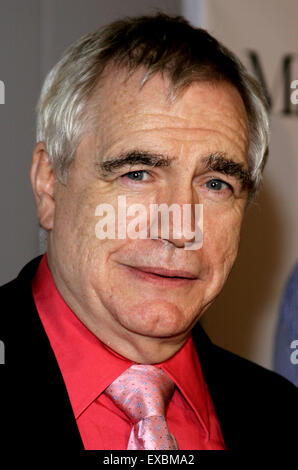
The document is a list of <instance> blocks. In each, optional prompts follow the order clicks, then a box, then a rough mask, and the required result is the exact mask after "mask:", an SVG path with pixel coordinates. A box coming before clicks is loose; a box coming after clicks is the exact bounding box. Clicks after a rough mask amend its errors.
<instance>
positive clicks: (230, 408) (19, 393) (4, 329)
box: [0, 257, 298, 455]
mask: <svg viewBox="0 0 298 470" xmlns="http://www.w3.org/2000/svg"><path fill="white" fill-rule="evenodd" d="M40 259H41V257H38V258H35V259H34V260H32V261H31V262H30V263H28V264H27V265H26V266H25V267H24V268H23V269H22V271H21V272H20V274H19V276H18V277H17V278H16V279H15V280H13V281H11V282H9V283H8V284H5V285H4V286H2V287H1V288H0V299H1V314H0V340H2V341H3V342H4V344H5V364H4V365H1V366H0V380H1V391H0V393H1V400H0V406H1V432H2V436H1V441H0V447H2V450H3V449H7V448H10V449H18V450H19V451H21V449H29V450H30V449H31V450H32V451H34V450H39V451H41V450H44V451H51V452H53V451H60V452H61V451H65V452H69V454H71V455H74V454H75V453H76V452H78V451H83V445H82V441H81V438H80V434H79V431H78V428H77V425H76V422H75V419H74V415H73V412H72V408H71V405H70V401H69V398H68V394H67V391H66V388H65V385H64V381H63V378H62V375H61V373H60V370H59V367H58V364H57V362H56V359H55V356H54V354H53V351H52V348H51V346H50V343H49V341H48V338H47V336H46V334H45V331H44V329H43V326H42V324H41V322H40V320H39V316H38V313H37V311H36V307H35V304H34V300H33V297H32V292H31V279H32V277H33V275H34V273H35V271H36V269H37V266H38V264H39V261H40ZM193 338H194V342H195V345H196V348H197V351H198V355H199V359H200V363H201V367H202V370H203V375H204V378H205V380H206V383H207V385H208V388H209V391H210V394H211V397H212V400H213V403H214V406H215V410H216V413H217V417H218V420H219V423H220V425H221V429H222V432H223V437H224V440H225V443H226V446H227V449H228V450H241V449H242V450H244V449H245V450H246V451H247V450H253V449H255V450H256V449H267V450H268V449H272V450H276V449H281V448H283V449H284V450H286V449H289V450H290V449H291V447H292V448H293V447H294V444H295V445H296V436H297V425H298V419H297V388H296V387H295V386H294V385H292V384H291V383H290V382H289V381H287V380H286V379H284V378H282V377H281V376H279V375H277V374H276V373H274V372H271V371H269V370H267V369H265V368H263V367H261V366H258V365H256V364H254V363H252V362H250V361H248V360H246V359H243V358H241V357H239V356H237V355H235V354H232V353H231V352H228V351H226V350H224V349H222V348H220V347H218V346H216V345H214V344H213V343H212V342H211V341H210V339H209V338H208V336H207V335H206V333H205V332H204V330H203V329H202V327H201V326H200V325H199V324H198V325H197V326H196V327H195V328H194V330H193Z"/></svg>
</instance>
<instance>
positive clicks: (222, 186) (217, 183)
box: [206, 179, 231, 191]
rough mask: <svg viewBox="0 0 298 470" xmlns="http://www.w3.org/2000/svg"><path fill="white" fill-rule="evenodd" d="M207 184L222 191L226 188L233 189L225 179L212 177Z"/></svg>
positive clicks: (210, 187) (214, 189)
mask: <svg viewBox="0 0 298 470" xmlns="http://www.w3.org/2000/svg"><path fill="white" fill-rule="evenodd" d="M206 186H207V188H208V189H212V190H213V191H221V190H222V189H225V188H230V189H231V186H230V185H229V184H228V183H225V182H224V181H222V180H219V179H212V180H210V181H207V183H206Z"/></svg>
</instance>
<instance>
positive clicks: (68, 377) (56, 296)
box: [32, 253, 209, 433]
mask: <svg viewBox="0 0 298 470" xmlns="http://www.w3.org/2000/svg"><path fill="white" fill-rule="evenodd" d="M32 291H33V297H34V301H35V304H36V307H37V310H38V313H39V316H40V319H41V321H42V324H43V326H44V329H45V331H46V333H47V336H48V338H49V341H50V343H51V346H52V349H53V351H54V354H55V357H56V359H57V362H58V364H59V367H60V370H61V373H62V376H63V379H64V382H65V385H66V388H67V391H68V395H69V399H70V402H71V405H72V408H73V411H74V415H75V417H76V418H78V417H79V416H80V414H81V413H82V412H83V411H84V410H85V409H86V408H87V407H88V406H89V405H90V404H91V403H92V402H93V401H94V400H95V399H96V398H97V397H98V396H99V395H100V394H101V393H102V392H103V391H104V390H105V389H106V388H107V387H108V386H109V385H110V384H111V383H112V382H113V381H114V380H115V379H116V378H117V377H118V376H119V375H120V374H122V373H123V372H124V371H125V370H126V369H127V368H128V367H130V365H132V364H133V362H132V361H131V360H129V359H127V358H125V357H123V356H121V355H120V354H118V353H116V352H115V351H113V350H111V349H110V348H109V347H108V346H106V345H105V344H104V343H102V341H100V340H99V339H98V338H97V337H96V336H95V335H94V334H93V333H92V332H91V331H90V330H88V328H87V327H86V326H85V325H84V324H83V323H82V322H81V321H80V320H79V319H78V317H77V316H76V315H75V314H74V312H72V310H71V309H70V308H69V307H68V305H67V304H66V302H65V301H64V300H63V298H62V297H61V295H60V293H59V291H58V289H57V288H56V286H55V283H54V280H53V277H52V274H51V271H50V269H49V266H48V263H47V256H46V253H45V254H44V255H43V257H42V259H41V262H40V264H39V266H38V269H37V272H36V274H35V276H34V278H33V280H32ZM155 365H156V366H159V367H161V368H162V369H163V370H164V371H165V372H166V373H167V374H168V375H169V376H170V377H171V378H172V379H173V381H174V382H175V384H176V385H177V387H178V388H179V390H180V391H181V393H182V394H183V396H184V398H185V399H186V400H187V401H188V403H189V405H190V406H191V407H192V408H193V410H194V412H195V413H196V415H197V417H198V419H199V420H200V421H201V424H202V426H203V427H204V429H205V431H206V432H207V433H209V431H208V430H209V419H208V405H207V398H206V384H205V381H204V378H203V374H202V371H201V367H200V362H199V358H198V355H197V352H196V349H195V346H194V344H193V341H192V337H191V336H190V337H189V338H188V340H187V342H186V343H185V344H184V346H183V347H182V348H181V349H180V350H179V351H178V352H177V353H176V354H175V355H174V356H172V357H171V358H170V359H168V360H167V361H164V362H161V363H159V364H155Z"/></svg>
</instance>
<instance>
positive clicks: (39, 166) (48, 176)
mask: <svg viewBox="0 0 298 470" xmlns="http://www.w3.org/2000/svg"><path fill="white" fill-rule="evenodd" d="M30 180H31V185H32V189H33V193H34V198H35V203H36V208H37V216H38V219H39V222H40V225H41V226H42V227H43V228H44V229H45V230H52V228H53V224H54V212H55V199H54V183H55V174H54V171H53V168H52V166H51V164H50V162H49V156H48V153H47V151H46V146H45V143H44V142H38V143H37V144H36V145H35V147H34V151H33V158H32V166H31V170H30Z"/></svg>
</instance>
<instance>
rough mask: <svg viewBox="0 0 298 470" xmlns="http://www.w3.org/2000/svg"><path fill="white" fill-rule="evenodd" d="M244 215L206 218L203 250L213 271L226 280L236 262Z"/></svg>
mask: <svg viewBox="0 0 298 470" xmlns="http://www.w3.org/2000/svg"><path fill="white" fill-rule="evenodd" d="M241 224H242V214H241V212H240V211H229V212H228V213H226V214H225V213H222V214H216V215H213V216H211V217H205V218H204V241H203V250H204V251H205V253H206V256H207V257H208V261H209V263H210V264H211V266H212V267H213V271H217V270H219V271H220V272H221V273H222V275H223V277H224V278H226V277H227V275H228V273H229V271H230V269H231V268H232V265H233V263H234V261H235V258H236V256H237V252H238V246H239V241H240V230H241Z"/></svg>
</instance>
